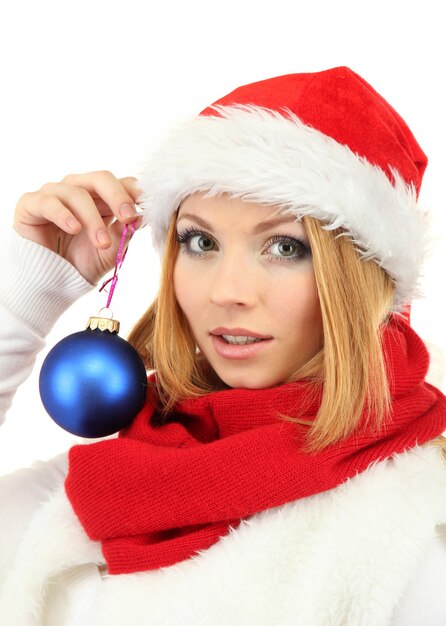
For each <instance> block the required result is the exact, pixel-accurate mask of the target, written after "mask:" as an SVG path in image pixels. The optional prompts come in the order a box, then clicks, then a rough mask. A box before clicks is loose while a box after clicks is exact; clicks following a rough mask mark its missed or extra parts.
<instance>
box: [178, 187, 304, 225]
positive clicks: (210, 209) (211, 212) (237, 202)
mask: <svg viewBox="0 0 446 626" xmlns="http://www.w3.org/2000/svg"><path fill="white" fill-rule="evenodd" d="M193 216H198V217H201V218H203V219H205V220H208V221H213V220H219V219H221V220H224V221H225V222H226V219H227V218H229V219H231V218H232V219H237V220H241V221H243V223H250V224H251V223H258V222H262V221H265V220H268V221H270V220H273V221H275V222H276V221H277V222H279V221H280V222H289V223H291V222H295V223H296V222H298V221H300V218H299V217H297V216H296V215H295V214H294V213H291V212H290V210H289V209H288V210H287V209H286V208H283V207H280V206H277V205H275V204H271V205H269V204H264V203H258V202H254V201H250V200H245V199H243V198H237V197H234V196H231V195H230V194H228V193H221V194H219V195H213V196H207V195H206V193H205V192H197V193H194V194H191V195H190V196H187V198H185V199H184V200H183V201H182V202H181V204H180V206H179V209H178V212H177V219H180V218H181V217H190V218H192V217H193Z"/></svg>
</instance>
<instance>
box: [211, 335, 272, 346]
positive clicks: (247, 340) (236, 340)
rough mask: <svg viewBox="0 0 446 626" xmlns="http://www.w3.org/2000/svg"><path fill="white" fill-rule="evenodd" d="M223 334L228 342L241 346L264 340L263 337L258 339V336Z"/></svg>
mask: <svg viewBox="0 0 446 626" xmlns="http://www.w3.org/2000/svg"><path fill="white" fill-rule="evenodd" d="M221 336H222V337H223V339H224V340H225V341H226V342H227V343H236V344H238V345H241V346H243V345H245V344H247V343H256V342H258V341H262V339H257V338H256V337H243V336H235V335H221Z"/></svg>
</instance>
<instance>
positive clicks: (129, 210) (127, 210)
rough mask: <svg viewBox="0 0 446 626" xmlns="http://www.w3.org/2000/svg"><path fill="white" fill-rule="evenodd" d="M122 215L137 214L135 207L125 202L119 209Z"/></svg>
mask: <svg viewBox="0 0 446 626" xmlns="http://www.w3.org/2000/svg"><path fill="white" fill-rule="evenodd" d="M119 214H120V215H121V217H133V216H134V215H135V209H134V207H132V205H131V204H123V205H122V206H121V208H120V209H119Z"/></svg>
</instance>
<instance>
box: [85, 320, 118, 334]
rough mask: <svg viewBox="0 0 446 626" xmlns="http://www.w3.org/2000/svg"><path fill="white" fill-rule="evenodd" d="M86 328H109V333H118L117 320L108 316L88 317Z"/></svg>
mask: <svg viewBox="0 0 446 626" xmlns="http://www.w3.org/2000/svg"><path fill="white" fill-rule="evenodd" d="M86 328H90V330H96V329H97V328H98V329H99V330H102V331H104V330H109V331H110V332H111V333H119V322H118V320H114V319H110V318H108V317H90V319H89V320H88V324H87V326H86Z"/></svg>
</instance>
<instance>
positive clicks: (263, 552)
mask: <svg viewBox="0 0 446 626" xmlns="http://www.w3.org/2000/svg"><path fill="white" fill-rule="evenodd" d="M445 493H446V467H445V464H444V459H443V457H442V455H441V451H440V450H439V449H438V448H433V447H423V448H422V447H416V448H414V449H413V450H411V451H409V452H405V453H403V454H399V455H394V457H392V458H391V459H389V460H387V461H384V462H380V463H375V464H373V465H371V466H370V467H369V468H368V469H367V470H366V471H365V472H363V473H361V474H359V475H357V476H355V477H354V478H352V479H350V480H349V481H347V482H346V483H344V484H343V485H340V486H339V487H337V488H336V489H333V490H330V491H327V492H324V493H321V494H318V495H315V496H312V497H309V498H304V499H302V500H299V501H296V502H291V503H289V504H286V505H284V506H281V507H277V508H274V509H269V510H267V511H264V512H262V513H260V514H257V515H254V516H252V517H251V518H249V519H247V520H245V521H243V522H242V524H241V525H240V527H239V528H237V529H236V530H234V529H232V530H231V532H230V533H229V534H228V535H226V536H225V537H222V538H221V540H220V541H219V542H218V543H217V544H215V545H214V546H212V547H211V548H209V549H208V550H205V551H202V552H200V553H198V554H197V555H196V556H195V557H193V558H192V559H189V560H187V561H184V562H181V563H179V564H177V565H174V566H171V567H168V568H164V569H161V570H156V571H150V572H141V573H137V574H127V575H121V576H105V577H104V578H103V580H102V583H101V584H100V585H99V587H100V588H98V595H97V597H96V598H95V601H94V603H93V605H92V607H91V608H90V609H89V611H88V614H87V615H85V616H84V618H85V624H89V625H90V624H95V626H118V625H119V626H122V624H126V626H142V625H143V624H144V625H147V626H150V625H152V624H153V625H155V624H156V626H177V625H178V624H182V626H198V625H203V626H205V625H206V626H208V625H209V626H227V624H229V623H236V624H239V625H241V626H243V625H246V626H248V625H249V626H252V624H256V626H271V624H277V625H280V626H300V625H302V626H309V625H311V626H341V625H342V626H388V625H390V624H392V623H393V622H392V620H393V614H394V610H395V605H397V603H398V602H399V601H400V600H401V598H402V597H403V596H404V591H405V589H406V587H407V585H408V584H409V582H410V581H411V580H412V579H413V578H414V577H416V573H417V568H418V567H419V565H420V563H421V562H422V560H423V557H424V555H425V552H426V549H427V548H428V546H429V544H430V542H432V539H433V538H434V537H435V535H436V533H437V532H438V530H437V529H436V525H438V524H444V523H446V498H445V497H444V496H445ZM101 561H102V558H101V552H100V548H99V545H98V544H95V543H93V542H91V541H90V540H89V539H88V538H87V537H86V535H85V534H84V533H83V531H82V528H81V527H80V525H79V522H78V521H77V519H76V517H75V516H74V514H73V512H72V511H71V509H70V505H69V504H68V502H67V500H66V498H65V495H64V492H63V489H61V490H60V491H58V492H56V493H55V494H54V495H52V497H51V498H50V499H49V501H48V502H47V503H46V504H45V505H43V507H42V508H41V509H40V511H38V513H37V514H36V516H35V517H34V519H33V520H32V521H31V523H30V526H29V528H28V532H27V533H26V535H25V536H24V537H23V542H22V545H21V547H20V550H19V553H18V554H17V557H16V559H15V562H14V564H13V566H12V567H11V571H10V576H9V577H8V581H7V583H6V585H5V587H4V589H3V593H2V595H1V597H0V615H1V616H2V619H3V620H4V621H3V622H2V623H4V624H8V625H9V624H11V625H12V624H14V626H50V624H52V622H47V621H45V618H44V617H43V615H44V610H45V609H44V607H45V601H46V600H45V597H46V594H48V593H51V591H53V592H54V585H55V581H56V580H57V575H58V574H59V576H62V577H63V576H65V580H66V573H67V571H69V570H70V568H71V569H72V568H76V567H77V568H82V567H85V565H86V564H92V563H100V562H101ZM49 581H51V584H52V585H53V587H51V586H49ZM442 584H443V583H442V582H441V581H439V590H440V589H441V585H442ZM438 595H439V602H440V601H441V597H440V596H442V594H441V593H439V594H438ZM61 611H62V609H61ZM55 619H57V617H56V618H55ZM65 620H66V621H65ZM68 620H69V615H68V614H67V609H66V606H65V611H62V612H61V613H60V616H59V622H57V621H56V622H54V623H57V624H58V626H66V624H68V623H70V624H71V623H72V622H69V621H68ZM77 623H78V622H76V624H77ZM80 623H84V622H80Z"/></svg>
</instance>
